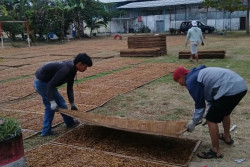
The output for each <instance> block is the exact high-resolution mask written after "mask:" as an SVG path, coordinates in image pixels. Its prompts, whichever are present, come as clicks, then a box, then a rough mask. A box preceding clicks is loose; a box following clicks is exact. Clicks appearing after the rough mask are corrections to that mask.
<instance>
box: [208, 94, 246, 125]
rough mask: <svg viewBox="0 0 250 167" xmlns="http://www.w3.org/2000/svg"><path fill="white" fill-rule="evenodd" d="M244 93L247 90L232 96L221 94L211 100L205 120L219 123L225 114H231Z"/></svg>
mask: <svg viewBox="0 0 250 167" xmlns="http://www.w3.org/2000/svg"><path fill="white" fill-rule="evenodd" d="M246 93H247V90H246V91H243V92H241V93H238V94H236V95H233V96H222V97H221V98H219V99H218V100H214V101H212V102H211V106H210V108H209V109H208V112H207V115H206V120H208V121H210V122H214V123H220V122H221V121H222V120H223V118H224V117H225V116H227V115H230V114H231V112H232V111H233V109H234V108H235V107H236V106H237V105H238V104H239V102H240V101H241V99H242V98H243V97H244V96H245V95H246Z"/></svg>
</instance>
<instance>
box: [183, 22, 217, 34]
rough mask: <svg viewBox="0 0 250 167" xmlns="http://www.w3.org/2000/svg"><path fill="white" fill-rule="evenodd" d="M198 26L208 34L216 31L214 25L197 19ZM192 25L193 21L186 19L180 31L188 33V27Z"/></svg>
mask: <svg viewBox="0 0 250 167" xmlns="http://www.w3.org/2000/svg"><path fill="white" fill-rule="evenodd" d="M197 26H198V27H199V28H200V29H201V31H202V32H204V33H206V34H208V33H212V32H214V30H215V28H214V27H213V26H208V25H205V24H204V23H202V22H200V21H198V20H197ZM191 27H192V21H184V22H182V23H181V26H180V32H184V33H185V34H186V33H187V31H188V29H189V28H191Z"/></svg>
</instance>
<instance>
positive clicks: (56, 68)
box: [34, 53, 93, 136]
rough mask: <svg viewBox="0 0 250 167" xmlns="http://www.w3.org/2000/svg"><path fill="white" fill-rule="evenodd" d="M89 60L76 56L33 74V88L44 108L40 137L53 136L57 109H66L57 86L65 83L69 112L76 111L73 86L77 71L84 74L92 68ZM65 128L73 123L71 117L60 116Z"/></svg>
mask: <svg viewBox="0 0 250 167" xmlns="http://www.w3.org/2000/svg"><path fill="white" fill-rule="evenodd" d="M92 64H93V63H92V60H91V58H90V57H89V56H88V55H87V54H85V53H82V54H78V55H77V56H76V57H75V59H74V60H69V61H61V62H49V63H46V64H45V65H43V66H42V67H40V68H39V69H38V70H37V71H36V73H35V79H34V88H35V90H36V91H37V92H38V93H39V94H40V95H41V97H42V100H43V104H44V107H45V113H44V119H43V127H42V132H41V136H48V135H51V134H53V132H52V131H51V124H52V121H53V118H54V115H55V111H57V109H58V108H64V109H66V108H67V105H66V102H65V100H64V99H63V97H62V96H61V95H60V93H59V92H58V90H57V87H58V86H61V85H63V84H64V83H67V95H68V100H69V103H70V105H71V110H77V108H76V106H75V104H74V92H73V84H74V78H75V76H76V73H77V71H79V72H84V71H86V70H87V68H88V67H91V66H92ZM61 115H62V117H63V120H64V122H65V124H66V126H67V127H72V126H74V124H75V121H74V119H73V118H72V117H69V116H67V115H64V114H61Z"/></svg>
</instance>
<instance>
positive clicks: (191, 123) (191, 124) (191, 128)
mask: <svg viewBox="0 0 250 167" xmlns="http://www.w3.org/2000/svg"><path fill="white" fill-rule="evenodd" d="M186 127H187V131H188V132H193V131H194V129H195V122H194V121H193V120H190V121H189V122H188V124H187V126H186Z"/></svg>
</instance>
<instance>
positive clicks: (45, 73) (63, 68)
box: [35, 60, 77, 103]
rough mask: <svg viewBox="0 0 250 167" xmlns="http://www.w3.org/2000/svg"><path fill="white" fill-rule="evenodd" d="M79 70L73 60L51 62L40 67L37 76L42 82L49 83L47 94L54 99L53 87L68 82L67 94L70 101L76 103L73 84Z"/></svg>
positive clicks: (50, 98)
mask: <svg viewBox="0 0 250 167" xmlns="http://www.w3.org/2000/svg"><path fill="white" fill-rule="evenodd" d="M76 73H77V70H76V68H75V66H74V63H73V61H72V60H71V61H61V62H49V63H47V64H45V65H43V66H42V67H40V68H39V69H38V70H37V71H36V73H35V76H36V78H37V79H39V80H40V81H42V82H46V83H48V86H47V90H46V95H47V97H48V99H49V100H50V101H52V100H54V97H53V91H52V90H53V89H54V88H56V87H58V86H61V85H63V84H64V83H67V95H68V99H69V102H70V103H74V93H73V84H74V78H75V75H76Z"/></svg>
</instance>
